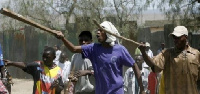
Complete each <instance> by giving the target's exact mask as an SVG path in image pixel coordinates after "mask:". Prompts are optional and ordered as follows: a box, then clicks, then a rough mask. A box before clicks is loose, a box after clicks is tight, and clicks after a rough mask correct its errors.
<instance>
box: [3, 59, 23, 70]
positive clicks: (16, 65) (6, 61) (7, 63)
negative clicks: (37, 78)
mask: <svg viewBox="0 0 200 94" xmlns="http://www.w3.org/2000/svg"><path fill="white" fill-rule="evenodd" d="M3 61H4V62H5V65H6V66H15V67H18V68H20V69H24V68H25V67H26V64H25V63H24V62H14V61H10V60H3Z"/></svg>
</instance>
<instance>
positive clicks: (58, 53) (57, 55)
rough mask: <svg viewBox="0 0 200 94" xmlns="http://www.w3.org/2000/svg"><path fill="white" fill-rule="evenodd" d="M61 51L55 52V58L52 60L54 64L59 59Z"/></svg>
mask: <svg viewBox="0 0 200 94" xmlns="http://www.w3.org/2000/svg"><path fill="white" fill-rule="evenodd" d="M60 54H61V50H57V51H56V58H55V59H54V60H53V61H54V62H58V61H59V58H60Z"/></svg>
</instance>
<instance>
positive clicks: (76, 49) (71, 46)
mask: <svg viewBox="0 0 200 94" xmlns="http://www.w3.org/2000/svg"><path fill="white" fill-rule="evenodd" d="M56 32H57V33H56V34H55V37H56V38H58V39H61V40H62V41H63V43H64V44H65V46H66V47H67V48H68V49H69V50H70V51H71V52H73V53H81V52H82V50H81V46H74V44H72V43H71V42H70V41H69V40H67V39H66V38H65V37H64V35H63V34H62V32H61V31H56Z"/></svg>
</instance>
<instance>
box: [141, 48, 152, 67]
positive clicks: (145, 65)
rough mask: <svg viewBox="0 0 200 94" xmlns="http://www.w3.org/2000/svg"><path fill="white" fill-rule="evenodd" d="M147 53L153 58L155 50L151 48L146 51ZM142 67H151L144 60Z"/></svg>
mask: <svg viewBox="0 0 200 94" xmlns="http://www.w3.org/2000/svg"><path fill="white" fill-rule="evenodd" d="M146 53H147V55H148V56H149V57H150V58H153V52H152V51H151V50H150V49H149V50H148V51H146ZM142 67H149V66H148V65H147V64H146V62H144V63H143V64H142Z"/></svg>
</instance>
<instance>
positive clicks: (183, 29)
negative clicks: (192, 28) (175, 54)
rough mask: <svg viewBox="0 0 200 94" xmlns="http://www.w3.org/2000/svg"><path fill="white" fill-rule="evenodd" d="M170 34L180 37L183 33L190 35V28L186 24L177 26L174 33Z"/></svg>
mask: <svg viewBox="0 0 200 94" xmlns="http://www.w3.org/2000/svg"><path fill="white" fill-rule="evenodd" d="M170 35H174V36H176V37H180V36H182V35H186V36H188V30H187V28H186V27H185V26H177V27H175V28H174V31H173V33H171V34H170Z"/></svg>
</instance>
